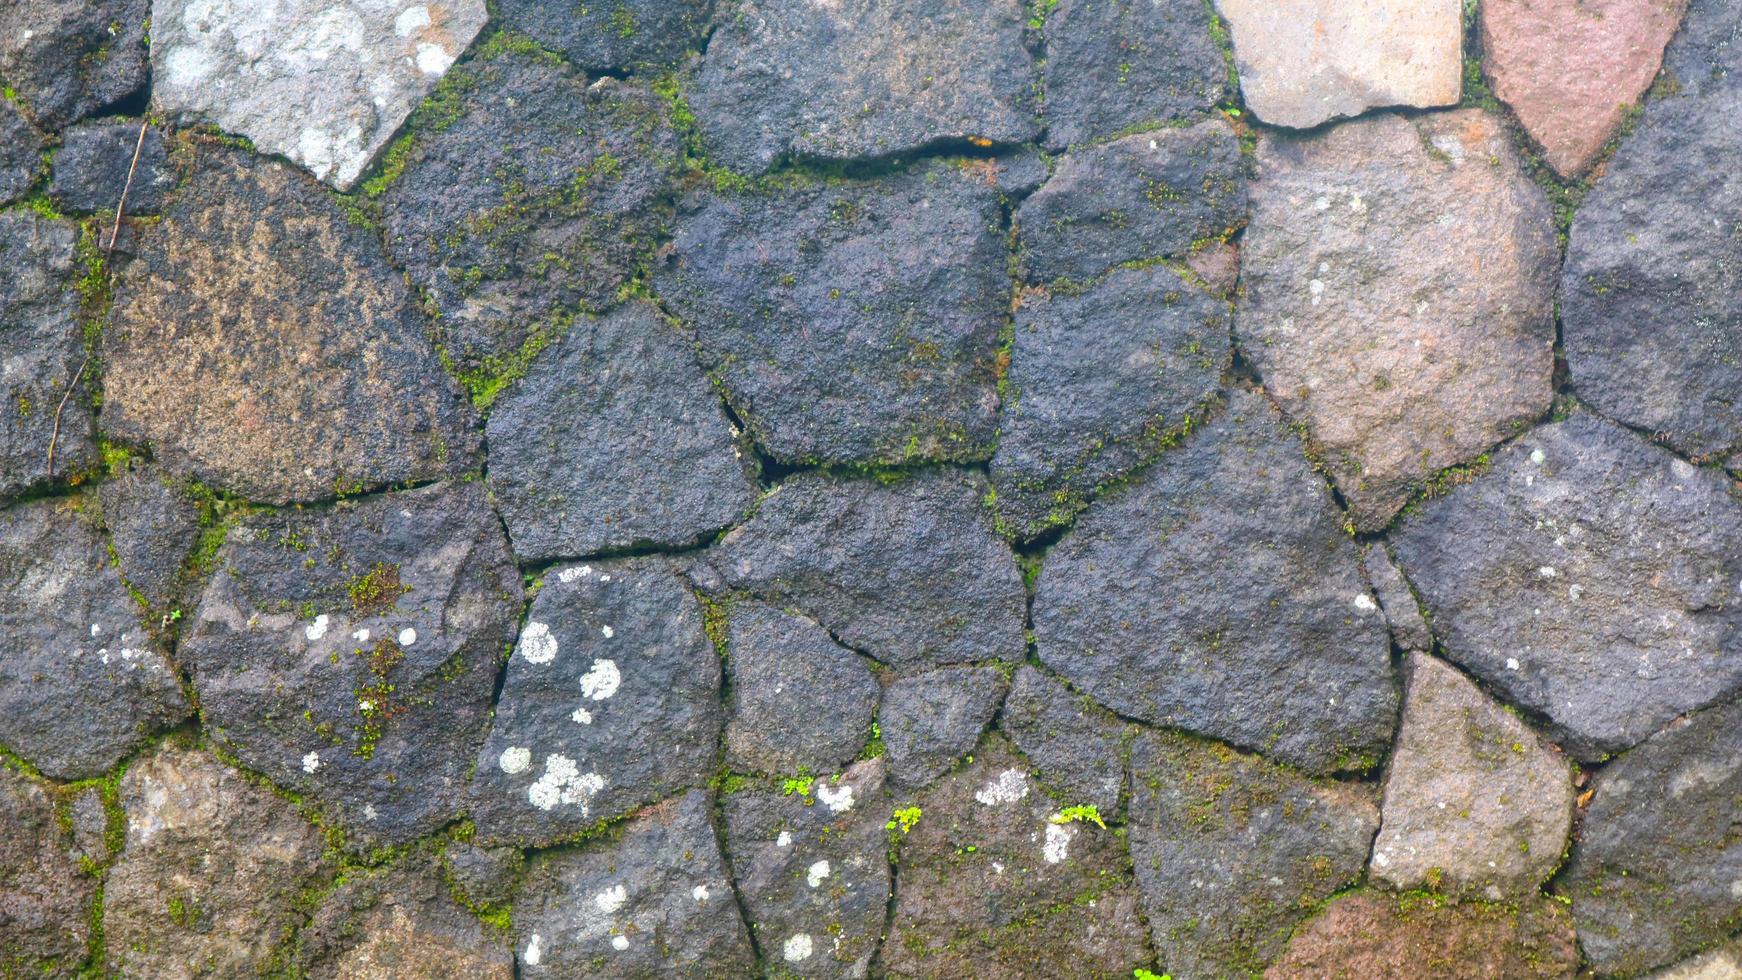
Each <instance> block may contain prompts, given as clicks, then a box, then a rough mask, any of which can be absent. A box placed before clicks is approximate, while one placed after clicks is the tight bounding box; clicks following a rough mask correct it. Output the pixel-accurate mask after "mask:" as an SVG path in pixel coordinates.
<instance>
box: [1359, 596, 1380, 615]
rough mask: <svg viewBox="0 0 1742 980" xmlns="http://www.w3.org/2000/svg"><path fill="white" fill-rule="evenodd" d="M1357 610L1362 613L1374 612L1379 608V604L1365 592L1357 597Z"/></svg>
mask: <svg viewBox="0 0 1742 980" xmlns="http://www.w3.org/2000/svg"><path fill="white" fill-rule="evenodd" d="M1355 608H1356V609H1359V610H1361V611H1362V612H1372V611H1373V610H1375V609H1378V608H1379V604H1378V603H1376V602H1374V601H1373V597H1372V596H1370V595H1368V594H1367V593H1365V592H1363V593H1361V594H1360V595H1358V596H1356V597H1355Z"/></svg>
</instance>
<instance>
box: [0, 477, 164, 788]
mask: <svg viewBox="0 0 1742 980" xmlns="http://www.w3.org/2000/svg"><path fill="white" fill-rule="evenodd" d="M84 510H85V507H84V501H83V500H82V499H80V498H70V499H55V498H49V499H44V500H38V501H34V502H32V503H27V504H18V505H16V506H14V507H12V508H10V509H8V510H4V511H0V650H4V651H5V656H4V657H0V745H4V746H5V747H6V749H7V750H9V751H10V752H14V753H16V754H17V755H18V756H20V757H21V758H23V759H24V760H25V761H26V762H29V763H30V764H31V765H33V766H35V767H36V768H37V769H39V770H41V771H42V772H43V773H44V774H46V775H48V776H52V777H54V778H56V779H86V778H91V777H96V776H100V775H102V774H103V773H105V772H107V771H108V770H110V769H112V768H114V766H115V764H116V763H117V762H120V761H121V760H122V759H123V758H125V757H126V756H127V755H128V754H129V753H131V752H132V751H133V750H134V749H135V748H137V747H138V746H139V745H140V744H141V743H142V742H144V741H145V739H146V737H147V736H149V735H151V734H152V733H153V732H156V731H159V730H161V729H164V728H168V727H169V726H171V725H173V724H175V723H176V722H178V721H180V720H181V719H182V718H184V717H186V716H187V713H188V704H187V700H186V699H185V698H184V697H183V696H182V692H181V686H180V684H179V683H178V682H177V680H176V675H175V670H174V668H173V667H171V666H170V664H169V663H168V662H167V661H166V660H164V659H163V657H162V655H160V654H159V653H158V651H157V649H156V648H155V647H154V645H153V644H152V641H151V638H150V637H149V636H148V635H147V633H146V630H145V628H144V627H143V626H141V625H140V623H139V619H138V612H139V611H138V607H137V606H135V605H134V603H133V598H132V597H131V596H129V595H128V594H127V590H126V588H125V587H124V586H123V585H122V584H121V579H120V577H119V576H118V575H117V574H116V573H115V566H114V564H113V562H112V561H111V560H110V558H109V554H108V549H107V547H106V545H105V543H104V541H103V539H102V537H101V536H100V535H99V534H98V533H97V530H96V528H95V527H94V526H93V525H94V520H93V518H92V517H91V515H89V514H87V513H84V512H83V511H84Z"/></svg>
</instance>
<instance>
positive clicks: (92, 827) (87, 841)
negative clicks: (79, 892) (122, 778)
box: [66, 786, 115, 867]
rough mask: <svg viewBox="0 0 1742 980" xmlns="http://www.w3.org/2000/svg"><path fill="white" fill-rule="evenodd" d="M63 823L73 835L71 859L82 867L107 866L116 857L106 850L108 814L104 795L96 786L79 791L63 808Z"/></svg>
mask: <svg viewBox="0 0 1742 980" xmlns="http://www.w3.org/2000/svg"><path fill="white" fill-rule="evenodd" d="M66 819H67V823H68V824H69V825H70V826H71V827H72V832H73V851H72V855H73V857H74V858H76V859H78V861H79V862H80V863H81V864H85V862H89V865H104V864H108V863H109V859H110V858H112V857H114V856H115V854H114V852H113V851H111V850H110V849H109V812H108V810H106V809H105V808H104V806H103V791H102V790H100V789H98V788H97V787H95V786H87V787H86V788H84V789H81V790H78V791H77V792H76V795H74V796H73V798H72V800H71V801H70V802H69V803H67V805H66ZM89 865H86V866H87V867H88V866H89Z"/></svg>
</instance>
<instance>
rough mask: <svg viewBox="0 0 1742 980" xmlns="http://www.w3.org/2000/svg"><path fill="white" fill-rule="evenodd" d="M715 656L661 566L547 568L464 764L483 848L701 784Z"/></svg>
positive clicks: (589, 823)
mask: <svg viewBox="0 0 1742 980" xmlns="http://www.w3.org/2000/svg"><path fill="white" fill-rule="evenodd" d="M722 714H723V712H722V711H721V707H720V658H719V656H718V654H716V653H715V652H714V648H713V645H712V644H710V643H709V642H708V638H707V636H706V634H705V633H704V632H703V630H702V608H701V604H700V603H699V602H697V601H696V598H695V596H694V595H693V594H691V593H690V591H689V589H688V587H687V586H686V585H685V584H684V582H683V581H682V579H680V578H679V577H678V575H677V573H676V572H675V571H674V570H673V568H672V566H671V565H670V563H668V562H667V561H665V560H664V559H661V558H631V559H625V560H622V561H609V562H600V563H598V564H596V565H578V566H570V567H567V568H561V569H551V570H550V571H548V572H546V573H545V577H544V587H543V589H542V590H541V591H540V592H539V593H538V597H537V598H535V599H534V600H533V602H532V609H531V611H530V612H529V613H528V614H527V620H526V625H525V626H524V627H523V628H522V629H521V631H520V640H519V642H518V643H517V644H515V647H514V654H513V656H512V657H511V658H510V660H509V663H508V676H507V680H506V681H505V683H504V684H503V687H502V694H501V696H500V697H499V698H498V699H497V703H496V722H495V725H494V726H493V727H492V728H491V730H490V737H489V738H488V739H487V740H486V741H485V742H484V747H483V750H482V751H480V752H479V754H478V764H477V768H476V770H475V772H474V774H473V777H472V790H471V809H472V817H473V819H474V820H476V821H477V824H478V833H479V836H480V838H481V839H482V840H484V841H485V842H487V843H495V842H513V843H516V844H520V845H522V846H537V845H540V844H545V843H549V842H551V841H555V840H560V839H563V838H568V837H574V836H576V835H578V834H580V833H582V832H583V831H587V830H591V829H593V828H594V827H595V826H596V825H598V824H599V823H601V822H603V821H606V820H610V819H613V818H615V817H619V816H622V815H623V814H625V813H628V812H629V811H631V810H633V809H635V808H636V807H639V806H643V805H645V804H648V803H652V802H653V801H655V800H658V799H660V798H662V797H666V796H670V795H672V794H673V793H678V792H682V791H683V790H684V789H685V788H686V787H689V786H696V785H700V784H701V783H703V782H706V781H707V779H708V776H709V775H711V774H712V773H713V772H714V768H715V762H716V759H717V755H718V752H719V741H720V727H721V723H722V720H723V719H722Z"/></svg>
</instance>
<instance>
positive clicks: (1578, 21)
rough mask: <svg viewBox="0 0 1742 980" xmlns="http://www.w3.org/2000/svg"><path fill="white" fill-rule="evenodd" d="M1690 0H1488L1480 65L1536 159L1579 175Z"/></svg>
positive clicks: (1649, 72) (1638, 90) (1653, 70)
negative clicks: (1537, 151)
mask: <svg viewBox="0 0 1742 980" xmlns="http://www.w3.org/2000/svg"><path fill="white" fill-rule="evenodd" d="M1686 7H1687V0H1595V2H1592V0H1490V2H1488V3H1484V4H1482V7H1481V17H1482V62H1483V65H1482V67H1483V70H1484V71H1485V72H1486V73H1487V75H1488V77H1489V78H1490V79H1492V81H1493V86H1494V94H1495V95H1496V96H1498V97H1499V98H1500V99H1501V100H1502V101H1503V102H1505V103H1506V104H1507V105H1509V106H1511V107H1512V111H1513V112H1514V113H1516V114H1517V115H1518V121H1519V122H1520V123H1523V124H1524V128H1525V130H1526V131H1527V132H1528V133H1530V137H1531V139H1533V140H1535V141H1536V143H1537V145H1539V146H1541V147H1542V151H1543V154H1542V155H1543V159H1544V160H1546V161H1548V164H1549V166H1551V167H1553V168H1555V170H1556V171H1558V172H1559V173H1560V174H1561V175H1562V176H1565V177H1571V176H1575V175H1577V174H1579V173H1581V172H1583V171H1584V170H1585V169H1586V168H1587V167H1589V166H1590V165H1591V163H1592V162H1593V161H1595V160H1596V158H1597V155H1598V153H1599V151H1601V150H1602V149H1603V144H1605V143H1607V142H1608V141H1609V137H1610V136H1611V135H1612V134H1613V133H1614V132H1615V130H1616V128H1617V127H1619V126H1620V125H1621V121H1622V120H1623V119H1625V118H1626V117H1627V112H1628V110H1629V109H1630V108H1631V107H1632V106H1633V104H1634V103H1635V102H1636V101H1637V100H1638V99H1639V97H1640V95H1641V94H1643V93H1644V92H1645V89H1646V87H1647V86H1649V85H1650V84H1651V82H1652V79H1654V78H1656V77H1657V69H1658V65H1659V64H1660V63H1661V62H1662V60H1663V48H1664V45H1666V44H1668V43H1669V39H1670V38H1671V37H1672V36H1673V35H1674V34H1675V30H1676V25H1677V24H1679V23H1680V22H1681V16H1682V12H1683V10H1684V9H1685V8H1686Z"/></svg>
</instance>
